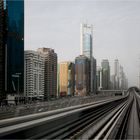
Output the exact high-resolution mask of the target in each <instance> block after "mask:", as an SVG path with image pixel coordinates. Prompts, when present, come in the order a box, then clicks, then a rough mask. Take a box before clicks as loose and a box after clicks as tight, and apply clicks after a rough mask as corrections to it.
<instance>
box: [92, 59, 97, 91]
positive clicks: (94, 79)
mask: <svg viewBox="0 0 140 140" xmlns="http://www.w3.org/2000/svg"><path fill="white" fill-rule="evenodd" d="M96 65H97V64H96V59H95V58H93V93H94V94H95V93H96V90H97V76H96V71H97V70H96Z"/></svg>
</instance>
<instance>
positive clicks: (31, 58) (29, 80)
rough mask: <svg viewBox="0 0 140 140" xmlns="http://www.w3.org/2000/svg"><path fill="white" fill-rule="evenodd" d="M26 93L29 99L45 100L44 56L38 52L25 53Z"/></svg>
mask: <svg viewBox="0 0 140 140" xmlns="http://www.w3.org/2000/svg"><path fill="white" fill-rule="evenodd" d="M24 63H25V64H24V67H25V70H24V78H25V79H24V82H25V83H24V93H25V96H26V97H28V98H38V99H43V98H44V70H45V69H44V65H45V61H44V55H42V54H41V53H39V52H36V51H25V53H24Z"/></svg>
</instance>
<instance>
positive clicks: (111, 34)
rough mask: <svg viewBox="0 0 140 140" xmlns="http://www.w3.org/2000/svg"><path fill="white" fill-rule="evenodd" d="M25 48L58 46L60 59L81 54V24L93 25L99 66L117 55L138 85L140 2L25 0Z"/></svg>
mask: <svg viewBox="0 0 140 140" xmlns="http://www.w3.org/2000/svg"><path fill="white" fill-rule="evenodd" d="M25 1H26V2H25V8H26V11H25V12H26V17H25V21H26V24H25V31H26V33H25V41H26V42H25V49H28V50H29V49H33V50H36V49H37V48H39V47H50V48H53V49H55V52H56V53H57V54H58V60H59V61H66V60H72V61H74V59H75V57H76V56H78V55H79V54H80V23H88V24H93V27H94V31H93V35H94V39H93V55H94V57H95V58H96V59H97V63H98V65H100V62H101V60H102V59H109V61H110V65H111V70H112V72H113V68H114V65H113V62H114V59H116V58H118V59H119V61H120V63H121V65H122V66H123V67H124V71H125V72H126V75H127V77H128V79H129V86H131V85H137V81H138V66H139V57H140V1H137V0H136V1H135V0H132V1H131V0H129V1H127V0H123V1H120V0H108V1H105V0H75V1H74V0H25Z"/></svg>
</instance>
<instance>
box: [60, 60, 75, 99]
mask: <svg viewBox="0 0 140 140" xmlns="http://www.w3.org/2000/svg"><path fill="white" fill-rule="evenodd" d="M59 66H60V67H59V92H60V97H63V96H73V95H74V81H75V74H74V63H72V62H70V61H68V62H61V63H60V64H59Z"/></svg>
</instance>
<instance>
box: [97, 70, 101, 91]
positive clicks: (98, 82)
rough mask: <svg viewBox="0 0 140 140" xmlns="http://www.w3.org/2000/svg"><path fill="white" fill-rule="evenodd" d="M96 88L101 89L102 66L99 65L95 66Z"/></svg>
mask: <svg viewBox="0 0 140 140" xmlns="http://www.w3.org/2000/svg"><path fill="white" fill-rule="evenodd" d="M96 82H97V90H101V89H102V68H101V67H97V80H96Z"/></svg>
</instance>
